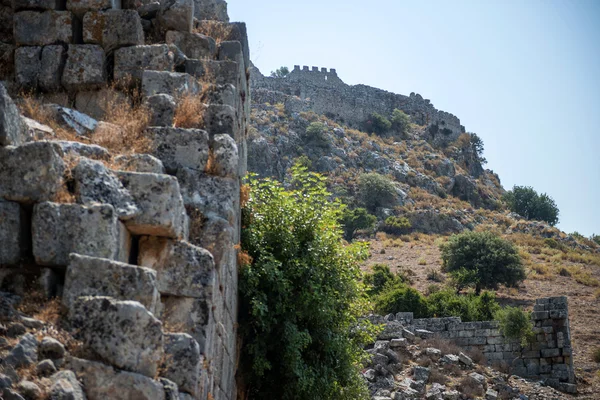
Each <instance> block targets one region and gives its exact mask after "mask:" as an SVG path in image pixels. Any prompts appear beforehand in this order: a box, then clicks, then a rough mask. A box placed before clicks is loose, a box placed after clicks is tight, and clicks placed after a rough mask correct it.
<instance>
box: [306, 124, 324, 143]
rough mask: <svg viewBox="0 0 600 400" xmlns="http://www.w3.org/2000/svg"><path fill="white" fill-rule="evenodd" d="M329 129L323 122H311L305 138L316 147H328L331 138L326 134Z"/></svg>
mask: <svg viewBox="0 0 600 400" xmlns="http://www.w3.org/2000/svg"><path fill="white" fill-rule="evenodd" d="M326 130H327V127H326V126H325V124H322V123H321V122H311V123H310V125H308V127H307V128H306V135H305V138H306V140H307V141H308V142H311V143H313V144H314V145H315V146H319V147H328V146H329V138H328V137H327V134H326Z"/></svg>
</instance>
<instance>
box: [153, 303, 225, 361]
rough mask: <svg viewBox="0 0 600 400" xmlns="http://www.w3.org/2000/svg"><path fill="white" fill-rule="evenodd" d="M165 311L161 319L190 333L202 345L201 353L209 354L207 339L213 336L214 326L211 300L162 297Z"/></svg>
mask: <svg viewBox="0 0 600 400" xmlns="http://www.w3.org/2000/svg"><path fill="white" fill-rule="evenodd" d="M161 300H162V302H163V305H164V311H163V313H162V316H161V319H162V320H163V322H164V323H165V325H168V326H176V327H178V328H179V329H180V330H182V331H184V332H186V333H189V334H190V335H191V336H192V337H193V338H194V339H195V340H196V342H198V344H199V345H200V352H201V353H202V354H207V351H206V346H207V343H206V341H207V338H209V337H210V335H211V334H212V331H211V329H212V328H213V327H214V324H210V323H209V322H210V321H211V318H212V303H211V302H210V299H199V298H193V297H178V296H165V295H163V296H161Z"/></svg>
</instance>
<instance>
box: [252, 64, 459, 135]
mask: <svg viewBox="0 0 600 400" xmlns="http://www.w3.org/2000/svg"><path fill="white" fill-rule="evenodd" d="M251 83H252V98H253V100H254V101H255V102H257V103H270V104H276V103H284V104H285V106H286V109H287V110H289V111H291V112H301V111H314V112H315V113H317V114H324V115H327V116H329V117H332V118H335V119H338V120H340V121H342V122H344V123H346V124H348V125H350V126H361V125H362V124H363V123H364V122H365V121H367V120H368V119H369V118H370V116H371V115H372V114H373V113H379V114H381V115H383V116H386V117H390V116H391V114H392V112H393V111H394V109H399V110H402V111H404V112H405V113H407V114H409V115H410V116H411V119H412V121H413V122H414V123H416V124H419V125H426V126H428V127H429V129H428V133H429V135H430V137H431V140H432V142H434V143H450V142H452V141H454V140H456V139H457V138H458V136H459V135H460V134H461V133H464V132H465V128H464V127H463V126H462V125H461V124H460V120H459V119H458V118H457V117H455V116H454V115H452V114H450V113H447V112H444V111H440V110H437V109H436V108H435V107H434V106H433V105H432V104H431V102H430V101H429V100H427V99H424V98H423V97H422V96H421V95H419V94H415V93H411V94H410V96H404V95H401V94H394V93H390V92H387V91H385V90H381V89H376V88H373V87H370V86H366V85H354V86H351V85H347V84H346V83H344V82H343V81H342V80H341V79H340V78H339V76H338V74H337V71H336V70H335V69H333V68H332V69H330V70H327V68H318V67H312V68H309V67H308V66H303V67H302V68H300V66H299V65H296V66H294V69H293V70H292V71H291V72H290V73H289V74H288V75H287V76H285V77H281V78H276V77H267V76H263V75H262V74H261V72H260V71H259V70H258V69H257V68H252V82H251Z"/></svg>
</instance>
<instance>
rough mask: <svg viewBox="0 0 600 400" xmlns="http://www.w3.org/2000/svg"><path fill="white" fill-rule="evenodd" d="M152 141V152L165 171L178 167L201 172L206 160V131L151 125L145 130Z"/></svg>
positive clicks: (175, 169)
mask: <svg viewBox="0 0 600 400" xmlns="http://www.w3.org/2000/svg"><path fill="white" fill-rule="evenodd" d="M146 133H147V137H148V138H150V140H151V142H152V153H153V154H154V155H155V156H156V157H158V158H159V159H160V160H161V161H162V163H163V164H164V166H165V168H166V169H167V172H169V173H175V172H176V171H177V170H178V169H180V168H189V169H192V170H195V171H199V172H203V171H204V169H205V168H206V163H207V161H208V153H209V146H208V133H207V132H206V131H203V130H200V129H183V128H166V127H165V128H163V127H152V128H148V129H147V130H146Z"/></svg>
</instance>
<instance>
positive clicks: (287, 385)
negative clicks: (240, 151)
mask: <svg viewBox="0 0 600 400" xmlns="http://www.w3.org/2000/svg"><path fill="white" fill-rule="evenodd" d="M249 183H250V186H251V192H250V198H249V200H248V202H247V204H246V206H245V208H244V209H243V227H244V228H243V230H242V248H243V250H244V251H246V252H247V253H248V255H249V257H251V259H252V262H251V263H250V264H249V265H245V266H243V267H242V268H241V269H240V273H239V275H240V285H239V288H240V303H239V304H240V315H239V321H240V326H239V333H240V336H241V343H243V346H242V352H241V360H240V372H241V376H242V379H243V382H245V384H246V385H245V386H247V387H245V388H244V390H245V392H247V393H248V398H249V399H265V398H269V399H311V400H312V399H314V400H317V399H348V400H350V399H368V398H369V397H368V392H367V390H366V386H365V384H364V381H363V379H362V377H361V376H360V371H359V363H360V362H361V361H362V360H363V359H364V356H365V352H364V351H363V346H364V344H365V343H367V342H368V341H370V340H373V338H372V336H371V334H370V333H371V331H370V329H368V326H364V324H366V323H365V322H361V323H360V324H363V325H359V320H358V318H359V317H360V316H362V315H364V314H365V313H366V311H367V302H366V300H365V297H364V292H363V287H362V285H361V283H360V282H359V278H360V275H361V273H360V269H359V264H360V261H361V260H364V258H365V257H366V246H365V245H364V244H361V243H356V244H352V245H349V246H344V245H343V244H342V230H341V229H340V227H339V225H338V221H339V219H340V217H341V213H342V211H343V205H342V204H341V203H340V202H339V201H333V202H332V201H331V200H330V194H329V193H328V192H327V191H326V189H325V179H324V178H323V177H321V176H320V175H318V174H314V173H308V172H307V171H306V168H304V167H302V166H299V165H295V166H294V167H292V169H291V181H290V189H287V190H286V189H284V188H283V187H282V185H281V184H280V183H278V182H275V181H272V180H270V179H265V180H257V179H255V178H253V177H251V178H250V179H249Z"/></svg>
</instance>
